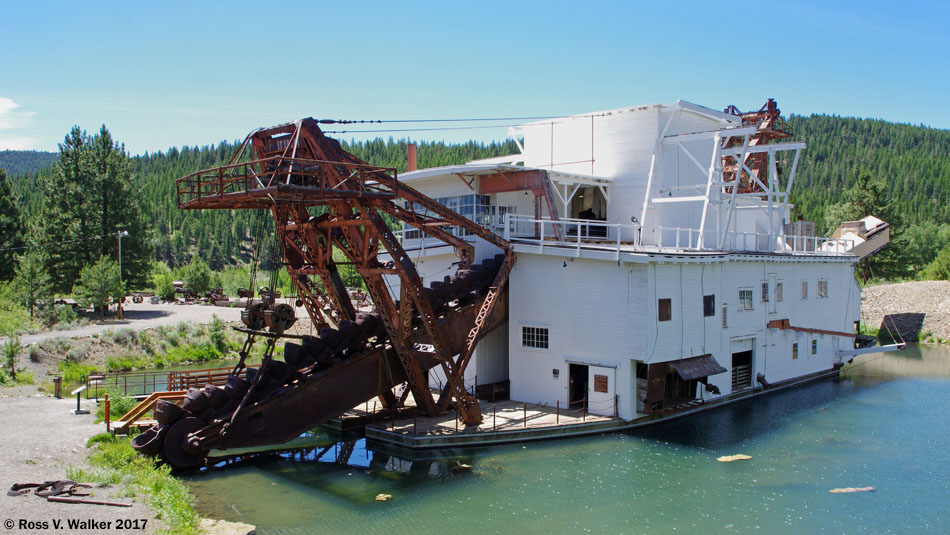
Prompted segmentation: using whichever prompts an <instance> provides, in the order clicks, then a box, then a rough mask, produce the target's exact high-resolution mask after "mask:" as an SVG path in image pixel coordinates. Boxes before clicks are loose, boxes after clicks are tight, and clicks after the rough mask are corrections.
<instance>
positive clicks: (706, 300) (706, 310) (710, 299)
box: [703, 295, 716, 318]
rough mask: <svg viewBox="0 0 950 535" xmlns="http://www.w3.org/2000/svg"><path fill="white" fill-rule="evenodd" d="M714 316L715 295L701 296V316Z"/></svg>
mask: <svg viewBox="0 0 950 535" xmlns="http://www.w3.org/2000/svg"><path fill="white" fill-rule="evenodd" d="M715 315H716V296H715V295H704V296H703V316H705V317H707V318H708V317H709V316H715Z"/></svg>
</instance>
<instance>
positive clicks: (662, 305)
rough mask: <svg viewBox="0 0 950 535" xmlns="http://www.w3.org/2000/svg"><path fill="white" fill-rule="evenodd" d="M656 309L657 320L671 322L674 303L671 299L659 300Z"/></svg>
mask: <svg viewBox="0 0 950 535" xmlns="http://www.w3.org/2000/svg"><path fill="white" fill-rule="evenodd" d="M656 308H657V319H658V320H659V321H670V320H671V319H673V301H672V300H671V299H658V300H657V303H656Z"/></svg>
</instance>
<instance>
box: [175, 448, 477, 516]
mask: <svg viewBox="0 0 950 535" xmlns="http://www.w3.org/2000/svg"><path fill="white" fill-rule="evenodd" d="M301 444H306V445H303V446H301ZM221 453H222V454H229V455H230V457H227V458H224V457H222V458H219V459H216V462H215V464H214V465H212V466H211V467H210V468H208V469H206V470H203V471H201V472H200V473H195V474H192V476H191V480H192V483H205V484H208V483H211V484H213V483H214V481H215V480H217V479H221V478H223V479H227V478H230V477H232V476H233V475H234V473H235V472H258V473H266V474H270V476H272V477H273V478H274V479H278V480H281V481H282V483H281V484H283V485H292V486H294V487H296V488H299V489H304V490H306V491H311V492H322V493H325V494H329V495H333V496H335V497H336V498H338V499H343V500H345V501H349V502H351V503H353V504H367V503H371V502H374V501H376V497H377V495H378V494H379V493H381V492H382V493H385V492H387V491H388V492H394V491H396V490H397V489H398V491H399V492H400V493H402V494H405V493H406V491H407V490H411V489H413V488H418V487H422V486H425V485H429V484H431V483H433V482H435V481H439V482H449V481H451V480H454V479H457V478H464V477H466V476H468V475H470V474H471V468H472V463H473V462H475V459H476V456H475V454H474V452H472V451H468V450H436V451H430V452H423V453H420V454H417V455H411V454H409V455H406V454H403V453H402V452H400V453H399V455H397V454H395V453H394V452H389V451H385V450H384V449H375V448H374V447H370V446H368V445H367V441H366V439H365V438H358V437H353V436H342V437H341V436H340V435H337V434H335V433H327V432H325V431H315V432H313V433H307V434H305V435H302V436H301V437H300V438H298V439H295V440H294V441H292V442H291V443H288V444H286V445H283V446H277V447H276V449H273V450H270V451H247V452H241V453H239V454H237V455H235V453H236V452H234V451H228V452H221Z"/></svg>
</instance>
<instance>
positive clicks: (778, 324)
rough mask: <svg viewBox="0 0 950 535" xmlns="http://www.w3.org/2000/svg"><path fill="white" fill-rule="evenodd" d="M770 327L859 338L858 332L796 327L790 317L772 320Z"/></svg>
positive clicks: (768, 325)
mask: <svg viewBox="0 0 950 535" xmlns="http://www.w3.org/2000/svg"><path fill="white" fill-rule="evenodd" d="M766 327H768V328H769V329H782V330H785V331H796V332H800V333H814V334H827V335H830V336H844V337H846V338H857V336H858V335H857V334H855V333H849V332H844V331H829V330H827V329H812V328H809V327H795V326H793V325H790V324H789V322H788V319H781V320H772V321H770V322H768V324H766Z"/></svg>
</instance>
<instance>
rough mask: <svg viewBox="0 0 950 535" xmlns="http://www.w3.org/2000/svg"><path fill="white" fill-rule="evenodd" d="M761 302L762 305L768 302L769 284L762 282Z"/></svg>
mask: <svg viewBox="0 0 950 535" xmlns="http://www.w3.org/2000/svg"><path fill="white" fill-rule="evenodd" d="M762 302H763V303H768V302H769V283H768V281H763V282H762Z"/></svg>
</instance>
